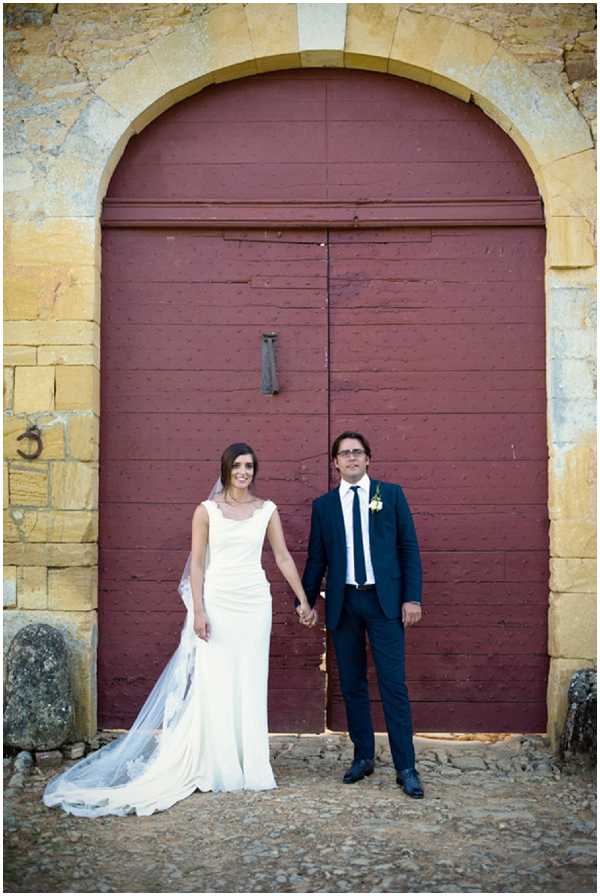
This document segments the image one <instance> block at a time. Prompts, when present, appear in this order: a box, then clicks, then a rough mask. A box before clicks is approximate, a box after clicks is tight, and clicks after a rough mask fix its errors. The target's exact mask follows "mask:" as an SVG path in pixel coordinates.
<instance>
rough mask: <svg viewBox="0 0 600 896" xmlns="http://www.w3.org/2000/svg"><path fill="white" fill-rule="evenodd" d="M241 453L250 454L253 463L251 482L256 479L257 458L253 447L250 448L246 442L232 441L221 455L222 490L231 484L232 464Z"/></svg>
mask: <svg viewBox="0 0 600 896" xmlns="http://www.w3.org/2000/svg"><path fill="white" fill-rule="evenodd" d="M241 454H251V455H252V462H253V464H254V472H253V474H252V483H253V482H254V480H255V479H256V474H257V473H258V458H257V456H256V453H255V451H254V449H253V448H251V447H250V445H247V444H246V442H234V443H233V445H229V446H228V447H227V448H226V449H225V451H224V452H223V454H222V456H221V482H222V483H223V489H224V490H226V489H228V488H229V486H230V485H231V472H232V470H233V464H234V462H235V459H236V458H237V457H239V456H240V455H241ZM252 483H251V484H252Z"/></svg>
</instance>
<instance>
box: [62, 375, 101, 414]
mask: <svg viewBox="0 0 600 896" xmlns="http://www.w3.org/2000/svg"><path fill="white" fill-rule="evenodd" d="M56 408H57V410H64V411H94V412H95V413H96V414H98V413H99V411H100V374H99V371H98V368H97V367H91V366H89V367H88V366H86V367H80V366H77V365H76V366H72V367H57V368H56Z"/></svg>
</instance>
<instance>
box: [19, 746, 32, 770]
mask: <svg viewBox="0 0 600 896" xmlns="http://www.w3.org/2000/svg"><path fill="white" fill-rule="evenodd" d="M32 766H33V756H32V755H31V753H29V752H28V751H27V750H21V752H20V753H17V755H16V757H15V770H16V771H20V772H26V773H29V772H30V771H31V768H32Z"/></svg>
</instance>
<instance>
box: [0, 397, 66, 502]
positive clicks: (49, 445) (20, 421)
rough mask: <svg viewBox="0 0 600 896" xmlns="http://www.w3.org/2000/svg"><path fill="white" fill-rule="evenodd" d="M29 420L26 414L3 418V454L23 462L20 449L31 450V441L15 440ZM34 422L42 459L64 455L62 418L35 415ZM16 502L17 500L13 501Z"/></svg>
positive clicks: (23, 430) (54, 458) (58, 457)
mask: <svg viewBox="0 0 600 896" xmlns="http://www.w3.org/2000/svg"><path fill="white" fill-rule="evenodd" d="M30 422H31V420H30V415H27V416H16V417H15V416H11V417H5V418H4V456H5V457H7V458H11V459H15V460H18V461H19V463H21V464H22V463H23V460H22V458H21V456H20V455H19V454H18V453H17V452H18V449H19V448H20V449H21V451H31V449H32V447H33V443H32V442H30V441H29V440H25V439H23V441H21V442H19V441H17V439H18V437H19V436H20V435H21V434H22V433H24V432H25V430H26V429H27V428H28V427H29V424H30ZM35 422H36V425H37V426H38V428H39V429H40V432H41V438H42V445H43V449H42V454H41V457H42V458H43V460H56V459H60V458H63V457H64V456H65V437H64V425H63V422H62V420H60V419H58V418H56V417H54V416H53V415H48V416H46V415H45V414H44V415H37V414H36V416H35ZM15 503H17V502H15Z"/></svg>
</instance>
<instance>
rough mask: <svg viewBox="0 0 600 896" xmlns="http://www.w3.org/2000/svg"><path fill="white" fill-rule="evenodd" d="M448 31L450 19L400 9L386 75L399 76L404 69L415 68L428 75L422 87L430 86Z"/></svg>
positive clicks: (450, 24)
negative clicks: (432, 73) (407, 67)
mask: <svg viewBox="0 0 600 896" xmlns="http://www.w3.org/2000/svg"><path fill="white" fill-rule="evenodd" d="M451 27H452V22H451V21H450V19H446V18H442V17H441V16H435V15H423V14H422V13H415V12H410V11H409V10H407V9H402V10H401V12H400V15H399V16H398V22H397V25H396V32H395V34H394V40H393V42H392V48H391V50H390V62H389V67H388V71H389V72H390V73H391V74H396V75H400V76H402V75H403V74H404V71H405V66H415V67H416V68H419V69H421V70H424V71H426V72H428V76H427V81H426V83H430V81H431V70H432V67H433V63H434V60H435V59H437V57H438V56H439V53H440V50H441V48H442V45H443V43H444V41H445V40H446V37H447V36H448V33H449V31H450V28H451ZM441 74H443V72H441Z"/></svg>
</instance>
